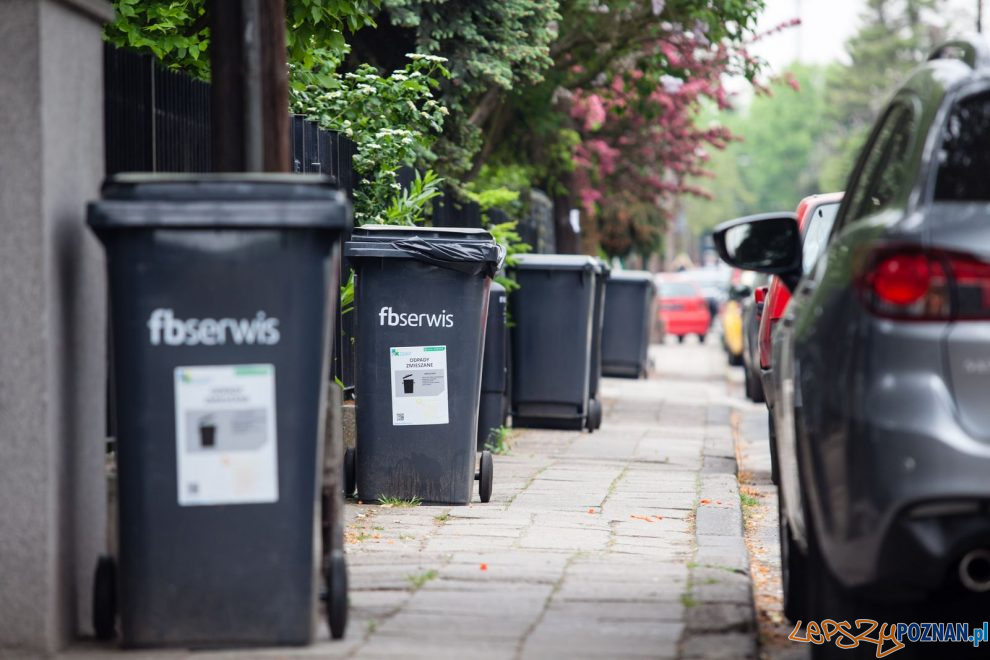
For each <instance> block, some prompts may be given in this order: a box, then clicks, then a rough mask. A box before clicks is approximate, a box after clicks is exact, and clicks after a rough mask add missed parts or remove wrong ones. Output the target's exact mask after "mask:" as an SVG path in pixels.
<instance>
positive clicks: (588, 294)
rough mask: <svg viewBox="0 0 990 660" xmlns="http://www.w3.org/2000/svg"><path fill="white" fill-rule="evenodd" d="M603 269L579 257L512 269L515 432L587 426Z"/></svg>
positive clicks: (538, 257)
mask: <svg viewBox="0 0 990 660" xmlns="http://www.w3.org/2000/svg"><path fill="white" fill-rule="evenodd" d="M600 270H601V265H600V262H599V261H598V259H593V258H592V257H587V256H583V255H543V254H533V255H531V254H527V255H522V256H521V257H520V258H519V259H518V262H517V265H516V266H514V267H513V272H514V273H515V277H516V281H517V282H519V289H518V290H517V291H514V292H513V293H512V296H511V297H510V300H509V309H510V312H511V316H512V322H513V328H512V337H511V343H512V387H511V390H512V424H513V426H533V427H541V428H563V429H582V428H585V425H586V423H587V419H588V412H589V406H588V392H589V387H590V382H591V344H592V339H593V335H594V328H593V325H594V308H595V283H596V280H597V278H598V277H599V273H600Z"/></svg>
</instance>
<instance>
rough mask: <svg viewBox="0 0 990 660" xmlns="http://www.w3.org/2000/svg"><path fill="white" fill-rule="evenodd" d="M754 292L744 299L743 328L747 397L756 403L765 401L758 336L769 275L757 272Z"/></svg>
mask: <svg viewBox="0 0 990 660" xmlns="http://www.w3.org/2000/svg"><path fill="white" fill-rule="evenodd" d="M755 275H756V276H755V278H754V280H753V292H752V294H751V295H748V296H746V298H745V299H743V301H742V330H743V356H742V357H743V374H744V381H743V382H744V383H745V387H746V398H748V399H749V400H750V401H755V402H756V403H762V402H763V400H764V399H763V382H762V381H761V380H760V356H759V343H758V341H757V336H758V333H759V331H760V318H761V317H762V316H763V300H764V297H765V296H766V293H767V282H768V280H769V276H768V275H766V274H765V273H756V274H755Z"/></svg>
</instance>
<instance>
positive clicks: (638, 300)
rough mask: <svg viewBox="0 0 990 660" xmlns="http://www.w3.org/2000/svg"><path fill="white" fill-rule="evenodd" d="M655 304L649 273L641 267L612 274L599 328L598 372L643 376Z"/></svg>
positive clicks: (624, 376)
mask: <svg viewBox="0 0 990 660" xmlns="http://www.w3.org/2000/svg"><path fill="white" fill-rule="evenodd" d="M655 305H656V285H655V284H654V282H653V275H652V274H650V273H649V272H647V271H645V270H624V271H616V272H614V273H612V277H611V279H610V280H609V282H608V297H607V298H606V300H605V319H604V324H603V328H602V373H603V374H604V375H606V376H617V377H620V378H639V377H641V376H645V375H646V370H647V359H648V358H647V352H648V350H649V347H650V331H651V330H652V327H653V314H654V307H655Z"/></svg>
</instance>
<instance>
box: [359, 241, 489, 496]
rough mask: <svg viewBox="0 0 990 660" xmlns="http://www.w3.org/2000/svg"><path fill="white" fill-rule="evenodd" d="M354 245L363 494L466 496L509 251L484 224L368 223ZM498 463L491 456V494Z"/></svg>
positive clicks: (484, 486) (483, 489)
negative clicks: (490, 335)
mask: <svg viewBox="0 0 990 660" xmlns="http://www.w3.org/2000/svg"><path fill="white" fill-rule="evenodd" d="M345 251H346V254H347V257H348V258H349V259H350V260H351V264H352V265H353V266H354V268H355V270H356V273H357V280H356V288H355V293H354V305H355V310H356V313H357V317H356V320H357V325H356V344H357V346H356V348H357V373H356V381H355V392H356V401H357V443H356V453H355V473H356V474H355V477H356V481H357V492H358V498H359V499H360V500H363V501H366V502H375V501H378V500H380V499H382V498H397V499H404V500H408V499H412V498H418V499H420V500H422V501H423V502H429V503H442V504H467V503H468V502H470V501H471V496H472V492H473V481H474V479H475V478H476V475H475V465H476V464H477V461H478V457H477V454H476V448H477V435H478V401H479V396H480V393H481V357H482V351H483V349H484V341H485V324H486V320H487V313H488V293H489V287H490V286H491V277H492V276H493V275H494V274H495V272H497V271H498V269H499V267H500V266H501V263H502V260H503V258H504V252H503V250H502V249H501V248H500V247H499V246H498V245H497V244H496V242H495V240H494V239H493V238H492V235H491V234H489V233H488V232H487V231H484V230H481V229H456V228H419V227H393V226H368V225H365V226H363V227H359V228H357V229H355V230H354V234H353V236H352V238H351V240H350V241H349V242H348V243H347V245H346V248H345ZM491 470H492V467H491V454H490V453H488V452H483V453H482V456H481V469H480V472H479V475H478V476H480V477H481V484H480V487H479V493H480V495H481V499H482V501H487V499H488V497H490V495H491ZM486 473H487V477H486ZM486 479H487V483H486Z"/></svg>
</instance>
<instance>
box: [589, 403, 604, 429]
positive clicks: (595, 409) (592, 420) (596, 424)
mask: <svg viewBox="0 0 990 660" xmlns="http://www.w3.org/2000/svg"><path fill="white" fill-rule="evenodd" d="M601 425H602V402H601V401H599V400H598V399H588V421H587V427H588V431H595V430H596V429H598V428H600V427H601Z"/></svg>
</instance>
